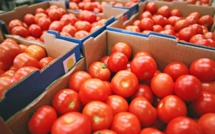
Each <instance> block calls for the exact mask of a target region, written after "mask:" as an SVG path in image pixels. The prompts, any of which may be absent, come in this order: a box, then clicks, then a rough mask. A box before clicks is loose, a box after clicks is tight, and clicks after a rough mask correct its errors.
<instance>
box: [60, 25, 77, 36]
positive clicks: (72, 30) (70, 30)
mask: <svg viewBox="0 0 215 134" xmlns="http://www.w3.org/2000/svg"><path fill="white" fill-rule="evenodd" d="M61 32H66V33H69V34H70V35H71V36H74V35H75V33H76V32H77V29H76V27H74V26H72V25H70V24H68V25H65V26H64V27H63V29H62V31H61Z"/></svg>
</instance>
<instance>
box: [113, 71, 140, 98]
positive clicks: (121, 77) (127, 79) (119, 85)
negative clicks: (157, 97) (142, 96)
mask: <svg viewBox="0 0 215 134" xmlns="http://www.w3.org/2000/svg"><path fill="white" fill-rule="evenodd" d="M138 85H139V82H138V78H137V76H136V75H135V74H134V73H132V72H130V71H128V70H121V71H119V72H117V73H116V74H115V75H114V76H113V78H112V80H111V88H112V91H113V92H114V93H115V94H117V95H120V96H122V97H124V98H126V97H130V96H132V95H133V94H134V93H135V92H136V90H137V88H138Z"/></svg>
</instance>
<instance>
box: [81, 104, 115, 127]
mask: <svg viewBox="0 0 215 134" xmlns="http://www.w3.org/2000/svg"><path fill="white" fill-rule="evenodd" d="M82 113H83V114H84V115H86V116H87V117H88V119H89V120H90V122H91V126H92V131H97V130H102V129H108V128H109V127H110V126H111V123H112V120H113V111H112V108H111V107H110V106H109V105H107V104H106V103H104V102H101V101H90V102H89V103H87V104H86V105H85V106H84V109H83V111H82Z"/></svg>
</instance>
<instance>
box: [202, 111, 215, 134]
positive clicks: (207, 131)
mask: <svg viewBox="0 0 215 134" xmlns="http://www.w3.org/2000/svg"><path fill="white" fill-rule="evenodd" d="M214 122H215V113H207V114H204V115H202V116H201V117H200V118H199V120H198V125H199V127H200V129H201V130H202V133H204V134H214V133H215V123H214Z"/></svg>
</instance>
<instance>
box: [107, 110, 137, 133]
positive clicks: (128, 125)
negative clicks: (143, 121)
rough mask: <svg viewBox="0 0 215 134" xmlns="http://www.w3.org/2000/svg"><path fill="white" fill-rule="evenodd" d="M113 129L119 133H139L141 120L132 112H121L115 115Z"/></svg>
mask: <svg viewBox="0 0 215 134" xmlns="http://www.w3.org/2000/svg"><path fill="white" fill-rule="evenodd" d="M111 130H113V131H115V132H116V133H117V134H139V132H140V130H141V126H140V121H139V120H138V118H137V117H136V116H135V115H134V114H132V113H129V112H120V113H118V114H116V115H115V116H114V118H113V122H112V125H111Z"/></svg>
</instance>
